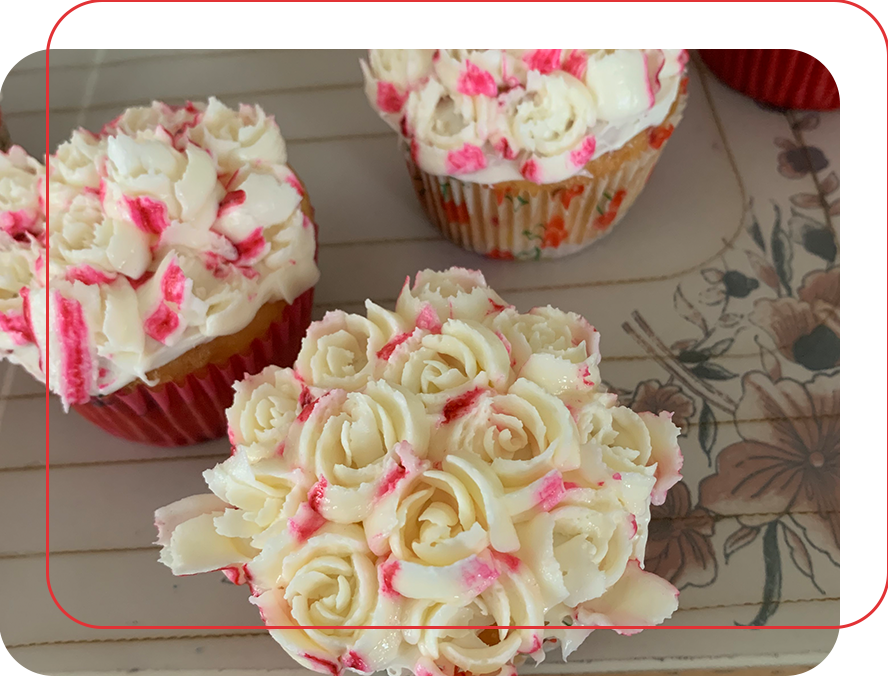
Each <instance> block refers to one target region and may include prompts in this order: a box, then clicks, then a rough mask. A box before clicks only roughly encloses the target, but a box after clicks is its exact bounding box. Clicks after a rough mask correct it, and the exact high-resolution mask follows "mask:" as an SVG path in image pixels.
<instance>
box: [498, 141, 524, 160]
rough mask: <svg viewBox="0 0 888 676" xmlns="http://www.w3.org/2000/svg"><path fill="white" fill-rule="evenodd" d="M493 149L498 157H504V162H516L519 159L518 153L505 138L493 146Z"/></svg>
mask: <svg viewBox="0 0 888 676" xmlns="http://www.w3.org/2000/svg"><path fill="white" fill-rule="evenodd" d="M493 149H494V151H495V152H496V154H497V155H499V156H500V157H502V158H503V159H504V160H514V159H515V158H516V157H518V153H517V152H516V151H515V150H514V149H513V148H512V146H510V145H509V142H508V140H506V139H505V138H501V139H500V140H499V141H497V142H496V143H494V144H493Z"/></svg>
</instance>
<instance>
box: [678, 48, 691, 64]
mask: <svg viewBox="0 0 888 676" xmlns="http://www.w3.org/2000/svg"><path fill="white" fill-rule="evenodd" d="M689 58H690V57H689V56H688V50H687V49H682V50H681V51H680V52H679V53H678V65H679V67H681V68H684V67H685V66H686V65H688V59H689Z"/></svg>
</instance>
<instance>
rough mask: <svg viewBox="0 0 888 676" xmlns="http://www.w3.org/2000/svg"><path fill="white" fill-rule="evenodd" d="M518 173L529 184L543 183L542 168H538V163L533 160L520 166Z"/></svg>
mask: <svg viewBox="0 0 888 676" xmlns="http://www.w3.org/2000/svg"><path fill="white" fill-rule="evenodd" d="M520 171H521V175H522V176H523V177H524V178H525V180H528V181H530V182H531V183H542V182H543V170H542V167H540V163H539V162H537V161H536V160H534V159H529V160H527V162H525V163H524V164H522V165H521V169H520Z"/></svg>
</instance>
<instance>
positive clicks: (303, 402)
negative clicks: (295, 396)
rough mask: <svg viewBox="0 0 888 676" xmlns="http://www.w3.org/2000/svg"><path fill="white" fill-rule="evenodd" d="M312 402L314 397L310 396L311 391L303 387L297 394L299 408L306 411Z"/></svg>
mask: <svg viewBox="0 0 888 676" xmlns="http://www.w3.org/2000/svg"><path fill="white" fill-rule="evenodd" d="M314 402H315V398H314V395H312V393H311V391H310V390H309V389H308V388H307V387H303V388H302V391H301V392H300V393H299V407H300V408H302V409H306V408H308V407H309V406H312V405H313V404H314Z"/></svg>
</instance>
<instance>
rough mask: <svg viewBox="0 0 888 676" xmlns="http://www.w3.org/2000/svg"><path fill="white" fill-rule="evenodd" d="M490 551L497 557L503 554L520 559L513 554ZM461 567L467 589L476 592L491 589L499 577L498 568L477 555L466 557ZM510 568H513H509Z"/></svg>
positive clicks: (509, 557)
mask: <svg viewBox="0 0 888 676" xmlns="http://www.w3.org/2000/svg"><path fill="white" fill-rule="evenodd" d="M490 551H491V552H492V553H493V556H494V558H496V559H499V558H500V557H501V556H503V557H506V558H507V559H515V560H516V561H517V560H518V559H517V557H514V556H512V555H511V554H500V553H499V552H497V551H495V550H490ZM519 563H520V562H519ZM461 567H462V582H463V584H464V585H465V588H466V591H469V592H472V593H474V594H480V593H482V592H483V591H485V590H486V589H489V588H490V586H491V585H492V584H493V583H494V582H496V580H497V578H498V577H499V571H498V570H496V568H494V567H493V566H491V565H490V564H489V563H487V562H486V561H484V560H483V559H481V558H479V557H477V556H473V557H471V558H469V559H466V560H465V561H464V562H463V564H462V566H461ZM506 567H507V568H508V565H506ZM509 570H512V569H511V568H509Z"/></svg>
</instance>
